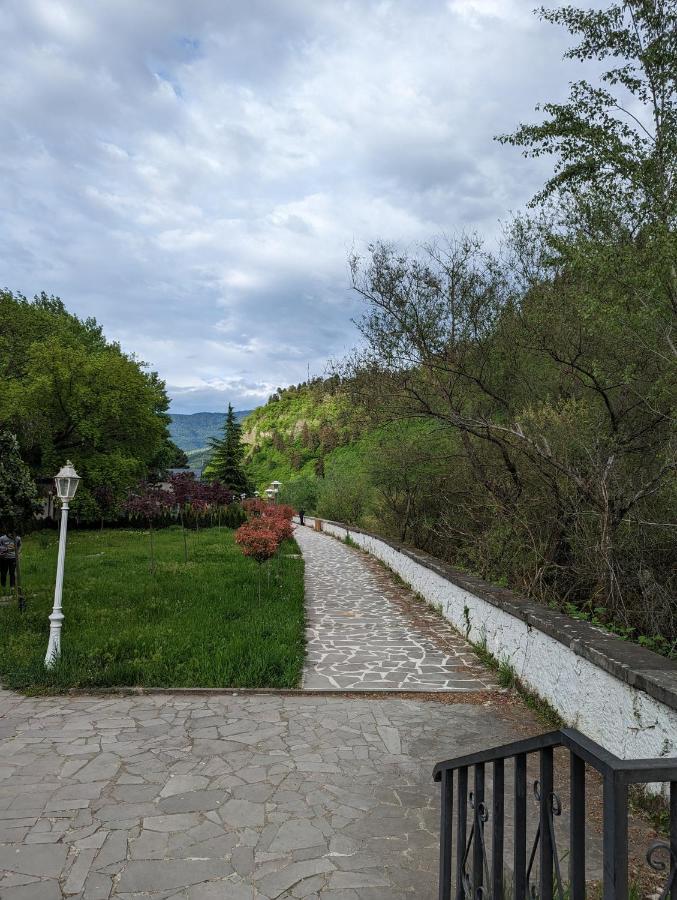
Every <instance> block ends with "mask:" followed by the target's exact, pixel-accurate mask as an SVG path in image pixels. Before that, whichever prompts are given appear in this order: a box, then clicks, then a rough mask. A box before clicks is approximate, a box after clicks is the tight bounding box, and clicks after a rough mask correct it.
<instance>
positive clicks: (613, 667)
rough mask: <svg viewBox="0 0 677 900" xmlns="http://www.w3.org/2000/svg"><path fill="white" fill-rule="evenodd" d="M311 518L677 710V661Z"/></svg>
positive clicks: (416, 553)
mask: <svg viewBox="0 0 677 900" xmlns="http://www.w3.org/2000/svg"><path fill="white" fill-rule="evenodd" d="M315 518H318V519H320V520H321V521H322V522H326V523H327V524H328V525H334V526H336V527H337V528H343V529H345V531H347V532H348V533H352V534H363V535H364V536H365V537H369V538H372V539H373V540H376V541H381V542H382V543H383V544H386V546H388V547H390V548H392V549H393V550H396V551H397V552H398V553H402V554H403V555H404V556H407V557H409V559H411V560H413V561H414V562H416V563H418V564H419V565H421V566H423V567H424V568H426V569H429V570H430V571H431V572H434V573H435V574H436V575H439V576H440V577H441V578H444V579H446V580H447V581H449V582H451V583H452V584H454V585H456V587H459V588H461V589H462V590H464V591H468V593H470V594H474V595H475V596H476V597H479V598H480V599H481V600H484V601H485V602H486V603H489V604H491V605H492V606H495V607H496V608H497V609H500V610H503V611H504V612H507V613H508V614H509V615H511V616H514V617H515V618H516V619H521V620H522V621H523V622H525V623H526V625H527V626H528V627H529V628H536V629H537V630H538V631H541V632H543V633H544V634H547V635H548V636H549V637H551V638H554V639H555V640H556V641H559V642H560V643H561V644H564V646H566V647H568V648H569V649H570V650H572V651H573V652H574V653H576V654H577V655H578V656H581V657H583V658H584V659H587V660H589V661H590V662H591V663H593V664H594V665H596V666H599V667H600V668H601V669H604V670H605V671H606V672H609V674H611V675H613V676H614V677H616V678H618V679H620V680H621V681H624V682H626V684H629V685H630V686H631V687H634V688H637V689H638V690H641V691H645V692H646V693H647V694H649V696H651V697H653V698H654V699H656V700H658V701H659V702H660V703H664V704H665V705H666V706H669V707H671V708H672V709H675V710H677V661H674V660H670V659H667V657H664V656H661V655H660V654H658V653H654V652H653V651H652V650H647V648H646V647H641V646H640V645H639V644H634V643H632V642H631V641H624V640H622V638H619V637H617V636H616V635H613V634H611V633H610V632H608V631H605V630H604V629H603V628H600V627H598V626H596V625H591V624H590V623H589V622H584V621H581V620H579V619H573V618H571V616H567V615H565V614H564V613H561V612H558V611H557V610H554V609H550V608H549V607H547V606H543V604H541V603H536V602H535V601H533V600H529V599H527V598H526V597H522V596H520V595H519V594H516V593H515V592H514V591H511V590H509V589H508V588H501V587H497V586H496V585H493V584H490V583H489V582H487V581H483V580H482V579H481V578H477V577H476V576H475V575H470V574H468V573H467V572H461V571H460V570H458V569H454V568H453V566H450V565H448V564H447V563H444V562H442V561H441V560H439V559H436V558H435V557H433V556H430V555H429V554H427V553H424V552H423V551H422V550H415V549H412V548H411V547H407V546H406V545H405V544H401V543H399V542H398V541H393V540H391V539H389V538H385V537H381V535H378V534H373V533H372V532H370V531H364V530H363V529H361V528H355V527H353V526H352V525H345V524H343V523H342V522H332V521H331V520H330V519H322V518H321V517H320V516H317V517H315V516H306V519H312V520H313V521H314V520H315Z"/></svg>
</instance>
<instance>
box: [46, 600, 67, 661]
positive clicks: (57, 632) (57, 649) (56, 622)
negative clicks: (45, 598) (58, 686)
mask: <svg viewBox="0 0 677 900" xmlns="http://www.w3.org/2000/svg"><path fill="white" fill-rule="evenodd" d="M63 620H64V614H63V613H62V612H61V611H60V610H59V611H58V612H53V613H52V614H51V616H50V617H49V622H50V625H49V644H48V645H47V654H46V655H45V666H46V668H48V669H53V668H54V666H55V665H56V662H57V660H58V659H59V657H60V656H61V625H62V623H63Z"/></svg>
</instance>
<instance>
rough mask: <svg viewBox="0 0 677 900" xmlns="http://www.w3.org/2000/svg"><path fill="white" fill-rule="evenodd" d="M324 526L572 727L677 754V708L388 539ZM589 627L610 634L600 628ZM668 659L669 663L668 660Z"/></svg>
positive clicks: (630, 750) (629, 755) (635, 750)
mask: <svg viewBox="0 0 677 900" xmlns="http://www.w3.org/2000/svg"><path fill="white" fill-rule="evenodd" d="M306 522H307V523H308V524H311V525H314V519H313V518H312V517H311V518H308V517H306ZM322 530H323V531H325V532H326V533H327V534H330V535H333V536H334V537H336V538H339V539H341V540H344V539H345V538H346V536H347V535H349V536H350V538H351V540H352V541H354V542H355V544H357V545H358V546H359V547H361V548H362V549H363V550H366V551H367V552H368V553H370V554H372V555H373V556H375V557H376V558H377V559H380V560H381V561H382V562H383V563H385V564H386V565H387V566H388V568H390V569H391V570H392V571H393V572H395V573H396V574H397V575H399V576H400V578H402V579H403V581H405V582H406V583H407V584H408V585H410V586H411V588H412V589H413V590H414V591H416V592H417V593H418V594H420V595H421V596H422V597H423V598H424V599H425V600H426V601H428V602H429V603H432V604H434V605H435V606H436V607H438V608H439V609H440V610H441V612H442V613H443V614H444V616H445V617H446V618H447V619H448V620H449V621H450V622H451V623H452V624H453V625H454V626H455V627H456V628H457V629H458V630H459V631H460V632H461V633H463V634H466V635H467V636H468V638H469V640H471V641H473V642H481V641H486V646H487V649H488V650H489V651H490V652H491V653H492V654H493V656H494V657H495V658H496V659H498V660H500V661H503V660H506V661H507V662H508V663H509V664H510V666H511V667H512V668H513V669H514V670H515V671H516V673H517V675H518V676H519V678H520V680H521V681H522V683H523V684H524V685H526V686H527V687H528V688H530V689H531V690H533V691H534V692H535V693H537V694H538V695H539V696H540V697H542V698H543V699H545V700H547V701H548V703H549V704H550V705H551V706H552V707H553V708H554V709H556V710H557V712H558V713H559V714H560V716H561V717H562V718H563V719H564V721H565V722H566V723H567V725H568V726H570V727H573V728H578V729H579V730H580V731H582V732H583V733H584V734H586V735H587V736H588V737H590V738H591V739H592V740H594V741H597V743H599V744H601V745H602V746H603V747H605V748H606V749H607V750H609V751H611V752H612V753H614V754H616V755H617V756H619V757H620V758H622V759H640V758H655V757H677V708H675V707H673V706H672V705H670V704H668V703H665V702H662V701H661V700H659V699H657V698H656V697H654V696H651V695H650V694H649V693H647V692H646V691H645V690H641V689H638V688H637V687H634V686H632V684H630V683H628V682H627V681H626V680H624V679H621V678H619V677H616V676H615V675H613V674H611V673H610V672H609V671H606V669H605V668H603V667H602V666H601V665H596V664H595V663H594V662H592V661H591V660H590V659H587V658H585V657H584V656H582V655H580V653H578V652H576V650H575V649H572V648H571V647H570V646H567V645H566V644H565V643H562V641H560V640H557V639H556V638H554V637H551V636H550V635H549V634H546V633H545V632H543V631H541V630H539V629H538V627H534V625H533V624H530V623H529V622H528V621H524V620H523V619H522V618H520V617H518V616H515V615H512V614H511V613H510V612H508V611H507V610H505V609H501V608H500V606H499V605H496V604H495V603H490V602H488V601H487V600H484V599H482V598H481V597H479V596H476V595H475V594H474V593H471V592H470V591H468V590H465V589H463V588H462V587H460V586H459V585H457V584H455V583H454V582H453V581H451V580H449V578H447V577H445V576H444V575H443V574H438V572H436V571H434V570H433V569H432V568H429V567H428V566H427V565H423V564H421V563H420V562H417V561H416V560H415V559H413V558H412V556H411V555H409V554H408V553H405V552H402V551H401V550H398V549H397V548H396V547H393V546H391V545H390V544H389V543H388V542H386V541H385V540H381V539H379V538H377V537H375V536H374V535H370V534H367V533H364V532H361V531H355V530H353V529H351V528H346V527H345V526H343V525H340V524H337V523H335V522H327V521H324V520H323V521H322ZM570 621H571V622H572V625H574V626H575V627H580V623H574V621H573V620H570ZM586 627H587V628H589V629H591V631H593V632H594V633H598V634H599V635H600V636H601V637H602V638H603V639H604V640H607V639H608V636H607V635H606V633H604V632H602V631H601V630H599V629H593V628H592V626H589V625H586ZM612 640H614V639H612ZM645 652H646V653H649V651H645ZM649 656H650V657H655V656H656V655H655V654H649ZM657 659H658V660H660V657H657ZM665 663H666V664H668V665H670V664H669V662H668V661H667V660H666V661H665ZM659 665H662V663H660V664H659Z"/></svg>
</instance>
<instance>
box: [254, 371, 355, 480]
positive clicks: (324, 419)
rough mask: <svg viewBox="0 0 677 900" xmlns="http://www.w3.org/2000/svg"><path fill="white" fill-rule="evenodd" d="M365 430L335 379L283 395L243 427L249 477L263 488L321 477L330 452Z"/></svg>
mask: <svg viewBox="0 0 677 900" xmlns="http://www.w3.org/2000/svg"><path fill="white" fill-rule="evenodd" d="M362 430H363V426H362V425H361V424H360V422H359V417H358V416H357V414H356V412H355V410H354V409H353V408H352V407H351V404H350V402H349V400H348V398H347V396H346V394H345V393H344V392H343V391H342V390H341V389H340V387H339V385H338V384H337V383H335V382H333V381H332V380H327V381H322V380H319V379H318V380H316V381H314V382H312V383H310V384H302V385H298V386H297V387H294V386H292V387H290V388H287V389H285V390H283V391H279V392H278V393H276V394H274V395H273V396H272V397H271V399H270V400H269V401H268V403H267V404H266V405H265V406H261V407H259V408H258V409H256V410H254V412H252V413H251V414H250V415H249V416H247V418H246V419H245V420H244V422H243V423H242V437H243V440H244V442H245V443H246V444H247V445H248V452H247V457H246V463H247V471H248V474H249V477H250V479H251V481H252V483H253V484H254V485H255V486H256V487H257V488H258V489H259V490H263V489H264V488H265V487H267V485H268V484H269V483H270V482H271V481H272V480H273V479H277V480H278V481H281V482H282V483H283V484H285V485H287V486H288V487H289V485H290V484H291V483H292V482H298V481H300V480H301V481H304V482H305V481H316V480H318V479H321V478H322V475H323V471H324V465H325V463H326V460H327V459H328V458H329V457H330V456H331V454H332V453H333V452H334V451H335V450H336V449H337V448H339V447H344V446H346V445H348V444H351V443H353V442H354V441H355V440H356V439H357V438H358V437H359V435H360V434H361V433H362Z"/></svg>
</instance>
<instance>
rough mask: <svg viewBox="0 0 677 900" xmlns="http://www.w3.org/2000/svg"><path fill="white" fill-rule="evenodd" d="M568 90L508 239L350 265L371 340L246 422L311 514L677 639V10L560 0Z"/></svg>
mask: <svg viewBox="0 0 677 900" xmlns="http://www.w3.org/2000/svg"><path fill="white" fill-rule="evenodd" d="M541 15H542V16H543V17H544V18H546V19H548V20H550V21H552V22H554V23H556V24H560V25H564V26H565V27H567V28H568V29H569V31H570V32H571V34H572V36H573V38H574V45H573V47H572V49H571V51H570V54H569V55H570V56H571V57H572V58H574V59H580V60H589V59H597V60H599V61H600V62H601V63H602V64H603V65H604V66H606V70H605V71H604V72H603V74H602V76H601V78H600V81H599V83H594V84H593V83H588V82H585V81H581V82H578V83H575V84H573V85H572V86H571V90H570V97H569V100H568V101H567V102H565V103H561V104H554V103H550V104H546V105H545V106H544V107H543V113H544V118H543V121H542V122H540V123H538V124H535V125H522V126H520V127H519V128H518V130H517V131H516V132H515V133H514V134H510V135H504V136H502V137H501V138H500V140H501V141H502V142H504V143H506V144H512V145H514V146H518V147H521V148H522V149H523V151H524V154H525V155H526V156H541V155H552V156H553V157H554V161H555V169H554V173H553V176H552V178H551V179H550V180H549V181H548V182H547V183H546V184H545V186H544V188H543V190H542V191H541V192H540V193H539V194H538V195H537V197H536V198H534V201H533V203H532V206H531V209H530V211H529V212H528V214H526V215H523V216H520V217H517V218H515V219H514V220H513V221H512V222H511V223H509V224H508V226H507V227H506V228H505V233H504V237H503V240H502V242H501V244H500V246H498V247H496V246H493V245H492V246H488V245H487V244H486V243H485V242H484V241H483V240H482V239H481V238H480V237H478V236H476V235H467V234H462V233H461V234H458V235H457V236H456V237H455V238H451V239H443V240H437V241H431V242H430V243H428V244H425V245H421V246H419V247H415V248H410V249H408V250H406V251H405V250H402V249H401V248H399V247H398V246H396V245H393V244H390V243H388V242H387V241H377V242H375V243H373V244H372V245H371V246H370V247H368V249H367V250H366V252H364V253H363V254H361V255H359V254H355V255H353V256H352V258H351V268H352V278H353V288H354V289H355V291H357V293H358V294H359V295H360V297H361V298H362V300H363V304H364V305H363V316H362V319H361V321H360V323H359V327H360V331H361V335H362V344H361V349H360V350H359V351H358V352H356V353H355V354H354V355H352V356H351V357H350V358H348V359H347V360H345V361H344V362H343V364H340V365H339V366H337V367H336V370H335V373H334V375H333V376H332V377H331V378H330V379H328V381H326V382H324V383H319V382H316V383H313V384H311V385H306V386H301V387H298V388H294V389H290V390H288V391H283V392H280V393H278V394H277V395H276V396H274V397H273V398H272V400H271V402H269V403H268V404H267V405H266V407H264V408H263V409H261V410H258V411H257V412H256V414H255V415H254V416H253V417H250V419H248V420H247V421H246V422H245V431H247V432H248V433H249V439H250V441H251V446H252V449H251V452H250V460H249V471H250V473H251V474H252V477H253V478H254V479H255V480H256V481H257V482H258V483H261V482H262V481H267V480H270V479H271V478H278V479H279V480H280V481H282V482H284V484H285V492H286V498H287V499H289V500H290V501H292V502H295V503H296V504H297V505H299V504H302V505H304V506H305V508H306V509H307V510H308V511H312V510H316V511H317V512H318V513H319V514H320V515H322V516H325V517H328V518H333V519H337V520H342V521H344V522H348V523H353V524H357V525H363V526H365V527H367V528H370V529H372V530H376V531H379V532H381V533H383V534H386V535H391V536H394V537H396V538H398V539H400V540H402V541H406V542H408V543H411V544H412V545H414V546H417V547H420V548H422V549H425V550H427V551H430V552H431V553H433V554H434V555H436V556H439V557H441V558H443V559H446V560H448V561H450V562H451V563H452V564H453V565H456V566H458V567H462V568H467V569H468V570H471V571H473V572H476V573H477V574H479V575H481V576H483V577H485V578H487V579H489V580H491V581H495V582H498V583H501V584H508V585H510V586H512V587H514V588H517V589H519V590H521V591H523V592H526V593H527V594H529V595H530V596H532V597H535V598H538V599H539V600H542V601H544V602H547V603H552V604H555V605H558V606H559V607H561V608H562V609H564V610H566V611H567V612H569V613H572V614H575V615H581V616H585V617H587V618H589V619H591V620H593V621H595V622H599V623H601V624H605V625H607V626H610V627H612V628H614V629H616V630H617V631H618V632H619V633H621V634H624V635H627V636H629V637H632V638H634V639H638V640H640V641H641V642H643V643H645V644H647V645H649V646H651V647H652V648H654V649H657V650H659V651H661V652H663V653H667V654H674V653H675V651H676V649H677V643H676V642H677V603H675V593H676V589H677V584H676V581H675V574H676V571H677V566H676V563H677V554H676V550H675V548H676V546H677V542H676V541H675V534H676V532H675V522H674V510H675V508H676V500H677V490H676V482H675V470H676V465H677V456H676V450H677V447H676V442H675V400H676V398H677V377H676V376H677V348H676V343H675V333H676V332H677V328H676V326H677V43H676V41H677V38H676V35H677V13H676V11H675V7H674V2H659V3H655V4H644V3H630V4H623V5H621V4H618V5H617V4H612V5H610V6H609V7H608V8H607V9H605V10H602V11H590V12H586V11H583V10H578V9H575V8H570V7H566V8H558V9H556V10H553V11H550V12H548V11H545V12H541Z"/></svg>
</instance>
